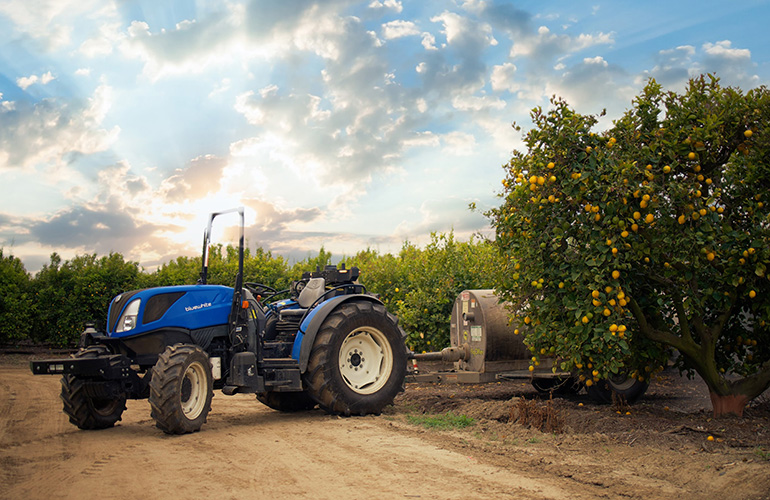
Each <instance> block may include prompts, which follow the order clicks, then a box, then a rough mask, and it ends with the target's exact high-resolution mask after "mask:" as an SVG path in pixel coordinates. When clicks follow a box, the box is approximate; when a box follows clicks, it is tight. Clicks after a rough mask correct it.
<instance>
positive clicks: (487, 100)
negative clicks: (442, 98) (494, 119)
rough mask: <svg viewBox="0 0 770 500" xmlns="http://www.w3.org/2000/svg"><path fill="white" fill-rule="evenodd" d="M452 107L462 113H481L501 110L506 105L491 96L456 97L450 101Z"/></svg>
mask: <svg viewBox="0 0 770 500" xmlns="http://www.w3.org/2000/svg"><path fill="white" fill-rule="evenodd" d="M452 106H453V107H454V108H455V109H459V110H462V111H481V110H489V109H503V108H505V106H506V104H505V101H503V100H502V99H498V98H496V97H491V96H487V95H485V96H476V95H457V96H455V97H454V99H452Z"/></svg>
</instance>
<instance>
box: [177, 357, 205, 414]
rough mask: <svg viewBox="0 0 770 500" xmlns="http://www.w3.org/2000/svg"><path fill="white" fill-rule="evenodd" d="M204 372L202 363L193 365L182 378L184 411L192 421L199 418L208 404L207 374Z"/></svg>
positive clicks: (181, 397)
mask: <svg viewBox="0 0 770 500" xmlns="http://www.w3.org/2000/svg"><path fill="white" fill-rule="evenodd" d="M203 370H204V368H203V366H201V364H200V363H197V362H196V363H192V364H191V365H190V366H188V367H187V370H186V371H185V372H184V377H183V378H182V390H181V391H180V400H181V403H182V411H183V412H184V414H185V417H187V418H188V419H190V420H195V419H196V418H198V416H199V415H200V414H201V412H202V411H203V406H204V405H205V404H206V373H205V372H204V371H203Z"/></svg>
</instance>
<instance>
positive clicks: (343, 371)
mask: <svg viewBox="0 0 770 500" xmlns="http://www.w3.org/2000/svg"><path fill="white" fill-rule="evenodd" d="M404 337H405V335H404V333H403V330H401V328H399V327H398V323H397V321H396V318H395V317H394V316H393V315H392V314H390V313H388V311H387V310H386V309H385V306H383V305H382V304H377V303H372V302H368V301H355V302H347V303H345V304H342V305H341V306H340V307H339V308H338V309H336V310H335V311H333V312H332V313H331V314H330V315H329V316H328V317H327V318H326V319H325V320H324V322H323V324H322V325H321V328H320V329H319V331H318V334H317V335H316V337H315V342H314V343H313V347H312V349H311V351H310V359H309V361H308V366H307V371H306V372H305V374H304V379H305V384H306V385H307V387H308V392H309V393H310V395H311V396H312V397H313V398H314V399H315V400H316V401H318V404H319V405H320V406H321V408H323V409H324V410H326V411H327V412H329V413H332V414H337V415H345V416H349V415H367V414H370V413H373V414H379V413H380V412H381V411H382V409H383V408H384V407H385V406H387V405H389V404H391V403H393V399H394V398H395V397H396V394H398V392H399V391H401V390H403V386H404V376H405V374H406V348H405V346H404Z"/></svg>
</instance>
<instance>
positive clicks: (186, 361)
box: [150, 344, 214, 434]
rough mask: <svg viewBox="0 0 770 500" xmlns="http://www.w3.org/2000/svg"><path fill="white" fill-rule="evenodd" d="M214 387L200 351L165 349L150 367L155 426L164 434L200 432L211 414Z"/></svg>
mask: <svg viewBox="0 0 770 500" xmlns="http://www.w3.org/2000/svg"><path fill="white" fill-rule="evenodd" d="M213 385H214V383H213V378H212V376H211V364H210V362H209V357H208V355H207V354H206V353H205V352H204V351H203V350H201V348H200V347H198V346H194V345H188V344H176V345H172V346H169V347H167V348H166V350H165V351H163V353H161V355H160V356H159V357H158V362H157V363H155V366H153V368H152V378H151V379H150V407H151V409H152V412H151V415H152V418H153V419H155V425H156V426H157V427H158V428H159V429H161V430H162V431H163V432H165V433H166V434H186V433H188V432H196V431H198V430H200V428H201V426H202V425H203V423H204V422H206V417H207V416H208V414H209V411H210V410H211V398H212V397H213V396H214V392H213Z"/></svg>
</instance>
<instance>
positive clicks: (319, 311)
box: [291, 294, 382, 373]
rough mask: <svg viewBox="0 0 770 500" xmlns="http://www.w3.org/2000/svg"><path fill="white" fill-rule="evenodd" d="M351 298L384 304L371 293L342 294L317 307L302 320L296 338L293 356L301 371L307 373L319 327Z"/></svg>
mask: <svg viewBox="0 0 770 500" xmlns="http://www.w3.org/2000/svg"><path fill="white" fill-rule="evenodd" d="M351 300H364V301H369V302H374V303H376V304H382V302H381V301H380V300H379V299H377V298H375V297H373V296H371V295H363V294H356V295H340V296H338V297H334V298H332V299H329V300H327V301H326V302H324V303H322V304H321V305H320V306H318V307H316V308H315V309H313V310H312V311H310V314H308V315H307V318H305V320H304V321H303V322H302V325H300V327H299V331H298V332H297V337H296V338H295V339H294V347H293V348H292V351H291V357H292V358H294V359H296V360H297V361H298V362H299V371H300V373H305V370H306V369H307V362H308V360H309V359H310V350H311V349H312V348H313V342H315V336H316V334H317V333H318V329H319V328H321V325H322V324H323V322H324V320H325V319H326V318H327V316H329V314H331V313H332V311H334V310H335V309H337V308H338V307H339V306H340V305H342V304H344V303H345V302H349V301H351Z"/></svg>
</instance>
